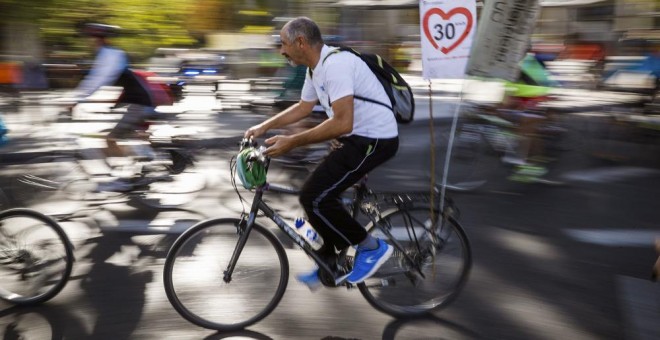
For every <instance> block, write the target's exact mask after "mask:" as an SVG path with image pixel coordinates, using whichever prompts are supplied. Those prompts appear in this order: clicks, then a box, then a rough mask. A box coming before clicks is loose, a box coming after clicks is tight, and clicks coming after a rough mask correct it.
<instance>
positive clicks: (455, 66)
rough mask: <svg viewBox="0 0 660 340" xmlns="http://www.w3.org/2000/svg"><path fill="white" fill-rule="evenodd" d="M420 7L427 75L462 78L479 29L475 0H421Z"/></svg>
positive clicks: (425, 72)
mask: <svg viewBox="0 0 660 340" xmlns="http://www.w3.org/2000/svg"><path fill="white" fill-rule="evenodd" d="M419 9H420V25H421V27H420V31H421V34H420V37H421V46H422V67H423V71H424V72H423V73H424V76H425V78H440V77H444V78H462V77H463V72H464V70H465V65H466V63H467V59H468V58H469V55H470V47H471V45H472V37H473V35H474V32H475V31H476V29H475V28H476V1H475V0H435V1H432V0H422V1H420V4H419ZM427 69H428V70H427ZM442 69H444V70H442ZM427 71H428V72H427ZM427 75H428V77H427Z"/></svg>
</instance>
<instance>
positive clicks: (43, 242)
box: [0, 208, 74, 305]
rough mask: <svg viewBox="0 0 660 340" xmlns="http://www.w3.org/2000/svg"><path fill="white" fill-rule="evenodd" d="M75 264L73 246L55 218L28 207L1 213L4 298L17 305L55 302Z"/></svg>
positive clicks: (1, 289) (0, 261) (0, 258)
mask: <svg viewBox="0 0 660 340" xmlns="http://www.w3.org/2000/svg"><path fill="white" fill-rule="evenodd" d="M73 262H74V256H73V245H72V243H71V241H70V240H69V238H68V237H67V236H66V234H65V233H64V230H63V229H62V227H60V225H59V224H58V223H57V222H56V221H55V220H54V219H53V218H51V217H48V216H46V215H44V214H42V213H40V212H38V211H35V210H31V209H25V208H14V209H8V210H4V211H2V212H0V299H2V300H5V301H7V302H10V303H12V304H16V305H37V304H40V303H43V302H46V301H48V300H50V299H52V298H53V297H55V296H56V295H57V294H58V293H59V292H60V291H61V290H62V289H63V288H64V286H65V285H66V283H67V281H68V280H69V276H70V275H71V270H72V268H73Z"/></svg>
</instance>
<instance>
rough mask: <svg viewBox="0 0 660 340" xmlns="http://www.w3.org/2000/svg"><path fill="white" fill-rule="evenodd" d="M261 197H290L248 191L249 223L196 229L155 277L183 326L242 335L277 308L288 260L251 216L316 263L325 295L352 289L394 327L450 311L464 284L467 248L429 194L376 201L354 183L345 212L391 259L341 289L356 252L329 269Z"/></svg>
mask: <svg viewBox="0 0 660 340" xmlns="http://www.w3.org/2000/svg"><path fill="white" fill-rule="evenodd" d="M250 146H252V147H255V146H256V144H254V143H251V142H249V141H246V140H243V141H242V142H241V150H242V149H243V148H246V147H250ZM251 161H253V162H263V165H264V167H265V169H266V172H267V170H268V165H269V163H270V159H269V157H265V156H264V155H263V154H261V153H258V154H257V155H256V157H254V158H252V159H251ZM234 167H235V165H234ZM234 167H233V168H234ZM234 171H235V170H232V171H231V172H232V176H233V175H235V172H234ZM232 178H233V177H232ZM233 184H234V187H235V189H236V183H235V181H234V183H233ZM236 190H237V192H238V189H236ZM266 191H273V192H278V193H284V194H297V193H298V191H297V190H295V189H292V188H287V187H284V186H280V185H277V184H273V183H268V182H266V183H264V184H263V185H260V186H258V187H257V188H256V189H255V192H254V198H253V200H252V203H251V208H250V211H249V213H246V212H245V211H244V212H243V213H242V215H241V217H240V218H216V219H209V220H206V221H202V222H200V223H197V224H196V225H194V226H192V227H191V228H190V229H188V230H186V231H185V232H184V233H183V234H181V235H180V236H179V237H178V238H177V240H176V241H175V242H174V244H173V245H172V247H171V248H170V250H169V252H168V254H167V257H166V259H165V267H164V273H163V277H164V285H165V292H166V293H167V297H168V299H169V301H170V303H171V304H172V306H173V307H174V308H175V310H176V311H177V312H178V313H179V314H180V315H181V316H182V317H183V318H185V319H186V320H188V321H190V322H191V323H193V324H195V325H198V326H201V327H204V328H209V329H215V330H220V331H231V330H238V329H243V328H245V327H247V326H249V325H252V324H254V323H256V322H258V321H260V320H262V319H263V318H265V317H266V316H268V315H269V314H270V313H271V312H272V311H273V310H274V309H275V307H276V306H277V305H278V303H279V302H280V300H281V299H282V296H283V295H284V292H285V290H286V287H287V284H288V279H289V262H288V258H287V255H286V254H285V250H284V247H283V245H282V243H281V242H280V241H279V239H278V238H277V236H275V234H274V233H273V232H272V231H270V230H269V229H267V228H266V227H264V226H263V225H261V224H259V223H257V222H256V218H257V216H258V214H263V216H264V217H266V218H268V219H269V220H271V221H273V222H274V223H275V224H276V225H277V226H278V228H279V229H280V230H281V231H283V232H284V234H285V235H287V236H288V238H289V239H291V240H292V241H293V243H294V244H295V245H297V246H298V247H299V248H301V249H302V250H303V251H304V252H305V253H306V254H307V255H308V256H310V257H311V258H312V259H313V260H314V261H315V262H316V263H317V265H318V266H319V268H320V271H319V273H320V279H321V281H322V283H323V284H324V285H325V286H328V287H346V288H348V289H354V288H355V287H356V286H357V288H358V290H359V291H360V293H361V294H362V295H363V296H364V298H365V299H366V300H367V301H368V302H369V304H371V305H372V306H373V307H375V308H376V309H377V310H379V311H381V312H384V313H387V314H389V315H392V316H395V317H410V316H421V315H426V314H427V313H429V312H431V311H434V310H438V309H440V308H442V307H444V306H446V305H447V304H449V303H450V302H451V301H453V300H454V299H455V298H456V296H457V295H458V293H459V292H460V291H461V289H462V288H463V286H464V285H465V283H466V281H467V278H468V276H469V272H470V268H471V265H472V256H471V251H470V244H469V240H468V237H467V234H466V233H465V231H464V230H463V228H462V227H461V225H460V224H459V223H458V221H457V220H456V219H455V214H457V213H458V212H457V209H456V208H455V206H454V205H453V204H452V203H451V201H450V200H449V199H447V202H446V206H445V207H444V209H442V211H440V203H439V200H435V199H434V200H433V202H431V200H430V197H429V194H428V193H423V194H420V193H410V194H397V193H375V192H373V191H371V190H369V189H368V187H367V185H366V179H363V180H362V181H361V182H360V183H358V184H357V185H356V186H355V187H354V190H353V196H352V197H346V198H345V199H344V200H343V201H344V202H343V203H344V204H345V205H347V208H348V209H349V210H350V211H351V213H352V214H353V216H354V217H358V216H362V217H365V216H366V218H367V219H368V221H369V222H368V224H367V226H366V229H367V230H368V232H370V233H371V234H373V235H374V236H376V237H380V238H384V239H385V240H386V241H388V242H389V243H390V244H392V245H393V247H394V248H395V251H394V254H393V255H392V257H391V258H390V259H389V260H388V261H387V262H386V263H385V264H383V266H382V267H381V268H380V270H379V271H378V272H377V273H376V274H375V275H374V276H373V277H371V278H370V279H368V280H366V281H365V282H363V283H359V284H357V285H356V286H354V285H352V284H350V283H348V282H346V281H345V280H339V278H340V277H341V276H343V275H345V274H346V273H348V272H349V271H350V270H351V266H352V261H353V255H354V250H353V249H352V248H349V249H347V250H343V251H342V252H340V254H339V255H338V259H337V260H336V263H333V262H334V261H333V262H331V263H326V262H325V261H324V259H322V258H321V257H320V256H319V255H318V254H316V252H314V251H313V248H312V247H311V245H310V244H308V243H307V242H306V241H305V239H304V238H303V237H302V236H300V235H299V234H297V233H296V231H295V230H294V229H293V228H292V227H291V226H290V225H289V223H287V222H285V221H284V220H283V219H282V217H280V215H279V214H278V213H277V212H276V211H274V210H273V209H271V208H270V207H269V206H268V204H267V203H266V202H265V201H264V200H263V195H264V193H265V192H266ZM238 194H239V198H240V199H241V200H243V198H242V197H240V193H238ZM436 197H437V196H436ZM223 304H229V305H231V310H226V309H223V308H222V307H221V306H223Z"/></svg>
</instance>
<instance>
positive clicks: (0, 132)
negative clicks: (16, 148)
mask: <svg viewBox="0 0 660 340" xmlns="http://www.w3.org/2000/svg"><path fill="white" fill-rule="evenodd" d="M7 132H9V130H8V129H7V125H5V121H4V120H3V119H2V116H0V146H1V145H5V144H7V143H8V142H9V138H8V137H7Z"/></svg>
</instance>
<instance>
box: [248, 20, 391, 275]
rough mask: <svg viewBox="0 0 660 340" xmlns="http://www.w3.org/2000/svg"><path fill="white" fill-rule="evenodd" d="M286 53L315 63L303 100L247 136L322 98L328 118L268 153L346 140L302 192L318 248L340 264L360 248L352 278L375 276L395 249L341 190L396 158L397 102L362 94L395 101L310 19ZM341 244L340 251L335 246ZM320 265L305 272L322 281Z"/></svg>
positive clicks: (287, 34)
mask: <svg viewBox="0 0 660 340" xmlns="http://www.w3.org/2000/svg"><path fill="white" fill-rule="evenodd" d="M280 38H281V41H282V46H281V48H280V52H281V54H282V55H283V56H285V57H286V58H287V59H288V61H289V63H290V64H292V66H294V65H305V66H307V67H308V68H309V71H308V72H307V75H306V77H305V81H304V84H303V88H302V95H301V99H300V101H299V102H298V103H296V104H294V105H293V106H291V107H289V108H288V109H286V110H284V111H282V112H280V113H279V114H277V115H276V116H274V117H272V118H270V119H267V120H266V121H265V122H263V123H261V124H258V125H255V126H253V127H251V128H249V129H248V130H247V131H246V132H245V137H258V136H260V135H263V134H264V133H266V132H267V131H268V130H271V129H274V128H279V127H282V126H285V125H288V124H291V123H295V122H297V121H300V120H301V119H303V118H305V117H307V116H309V115H310V114H311V113H312V110H313V108H314V105H315V104H316V103H317V102H318V103H320V104H321V105H322V106H323V107H324V109H325V111H326V113H327V116H328V118H327V119H326V120H324V121H323V122H322V123H320V124H319V125H316V126H314V127H312V128H309V129H307V130H305V131H302V132H299V133H296V134H293V135H277V136H274V137H271V138H268V139H266V144H268V145H270V146H269V147H268V149H266V154H267V155H269V156H272V157H277V156H280V155H282V154H284V153H286V152H288V151H289V150H291V149H293V148H296V147H300V146H304V145H309V144H312V143H318V142H322V141H328V140H332V139H335V138H337V140H338V141H339V142H340V143H341V144H342V146H341V147H340V148H336V149H334V150H332V151H331V152H330V154H329V155H328V156H327V157H326V158H325V159H324V160H323V162H321V164H319V165H318V167H317V168H316V170H314V172H313V173H312V174H311V175H310V177H309V178H308V179H307V181H306V182H305V184H304V185H303V188H302V191H301V194H300V198H299V199H300V203H301V204H302V206H303V208H304V209H305V212H306V214H307V217H308V219H309V222H310V223H311V225H312V226H314V227H315V228H316V230H318V232H319V233H320V234H321V236H322V237H323V240H324V245H323V247H322V248H321V249H320V250H319V254H320V255H321V256H322V257H323V258H325V259H327V261H329V262H330V263H329V265H330V266H332V265H333V263H334V262H333V261H336V257H337V254H336V251H337V250H341V249H345V248H347V247H349V246H357V255H356V257H355V263H354V265H353V271H352V272H351V273H349V274H348V275H347V281H348V282H350V283H359V282H362V281H364V280H365V279H367V278H368V277H370V276H371V275H373V274H374V273H375V272H376V271H377V270H378V268H379V267H380V266H381V265H382V264H383V263H384V262H385V261H387V259H388V258H389V257H390V256H391V254H392V251H393V247H392V246H390V245H388V244H387V243H385V242H384V241H382V240H379V239H376V238H373V237H372V236H371V235H369V234H368V233H367V232H366V230H365V229H364V228H363V227H362V226H361V225H360V224H359V223H358V222H357V221H355V220H354V219H353V218H352V217H351V215H350V214H349V213H348V212H347V211H346V210H345V208H344V206H343V205H342V204H341V201H340V194H341V193H342V192H343V191H345V190H346V189H348V188H349V187H351V186H352V185H353V184H355V183H356V182H357V181H358V180H360V179H361V178H362V177H364V176H365V175H366V174H367V173H368V172H370V171H371V170H373V169H374V168H376V167H377V166H379V165H381V164H383V163H384V162H385V161H387V160H389V159H390V158H392V157H393V156H394V155H395V154H396V152H397V150H398V147H399V138H398V130H397V123H396V120H395V118H394V114H393V113H392V110H391V109H390V108H387V107H385V106H381V105H378V104H375V103H372V102H370V101H366V100H359V99H357V97H358V96H361V97H363V98H371V99H373V100H377V101H380V102H384V103H388V102H389V101H388V100H389V99H388V97H387V95H386V93H385V90H384V89H383V86H382V85H381V84H380V82H379V81H378V79H377V78H376V76H375V75H374V74H373V73H372V72H371V70H370V69H369V67H368V66H367V65H366V64H365V63H364V62H363V61H362V60H361V59H360V58H359V57H357V56H355V55H353V54H351V53H342V52H336V51H335V50H334V49H333V48H331V47H330V46H328V45H326V44H325V43H324V41H323V38H322V37H321V31H320V29H319V27H318V26H317V25H316V23H315V22H314V21H312V20H311V19H309V18H304V17H300V18H296V19H293V20H291V21H290V22H288V23H287V24H286V25H285V26H284V27H283V28H282V30H281V32H280ZM335 249H337V250H335ZM318 274H319V273H318V269H317V270H314V271H313V272H311V273H309V274H307V275H301V276H299V277H298V279H299V280H300V281H302V282H303V283H305V284H307V285H308V286H310V288H314V287H317V286H318V285H319V283H320V278H319V276H318Z"/></svg>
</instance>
